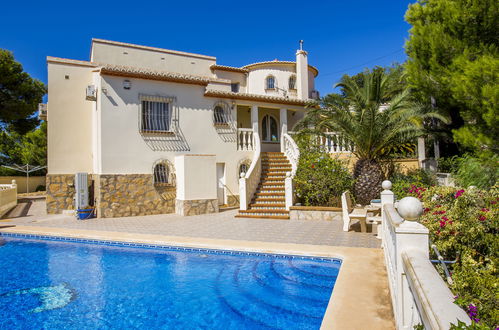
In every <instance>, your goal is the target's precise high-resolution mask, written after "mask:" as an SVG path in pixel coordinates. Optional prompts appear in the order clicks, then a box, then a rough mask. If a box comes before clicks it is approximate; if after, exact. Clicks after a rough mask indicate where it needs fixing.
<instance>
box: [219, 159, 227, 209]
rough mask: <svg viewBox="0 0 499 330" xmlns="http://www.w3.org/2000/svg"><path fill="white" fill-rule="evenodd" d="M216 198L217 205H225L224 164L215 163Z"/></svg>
mask: <svg viewBox="0 0 499 330" xmlns="http://www.w3.org/2000/svg"><path fill="white" fill-rule="evenodd" d="M217 198H218V205H224V204H225V163H217Z"/></svg>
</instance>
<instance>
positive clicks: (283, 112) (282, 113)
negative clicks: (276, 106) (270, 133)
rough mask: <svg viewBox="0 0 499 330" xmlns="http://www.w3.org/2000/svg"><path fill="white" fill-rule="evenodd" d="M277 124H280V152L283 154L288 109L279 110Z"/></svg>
mask: <svg viewBox="0 0 499 330" xmlns="http://www.w3.org/2000/svg"><path fill="white" fill-rule="evenodd" d="M279 122H280V123H281V136H280V141H281V152H284V139H283V136H284V134H286V133H288V109H281V110H280V113H279Z"/></svg>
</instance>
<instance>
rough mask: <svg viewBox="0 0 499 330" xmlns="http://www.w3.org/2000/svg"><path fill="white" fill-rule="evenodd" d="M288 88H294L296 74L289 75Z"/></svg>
mask: <svg viewBox="0 0 499 330" xmlns="http://www.w3.org/2000/svg"><path fill="white" fill-rule="evenodd" d="M289 89H296V76H291V77H289Z"/></svg>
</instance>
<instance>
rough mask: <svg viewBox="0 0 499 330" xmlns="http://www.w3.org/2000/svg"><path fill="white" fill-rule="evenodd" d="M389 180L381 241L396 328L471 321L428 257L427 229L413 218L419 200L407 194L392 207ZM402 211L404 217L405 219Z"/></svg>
mask: <svg viewBox="0 0 499 330" xmlns="http://www.w3.org/2000/svg"><path fill="white" fill-rule="evenodd" d="M391 186H392V185H391V182H389V181H384V182H383V185H382V187H383V189H384V190H383V191H382V192H381V205H382V212H381V213H382V226H383V230H382V239H383V241H382V244H383V249H384V254H385V264H386V267H387V273H388V283H389V286H390V294H391V297H392V305H393V312H394V315H395V323H396V327H397V329H413V328H414V326H415V325H418V324H421V325H423V326H424V328H425V329H449V327H450V324H451V323H454V324H457V321H458V320H461V321H463V322H465V323H466V324H470V323H471V321H470V319H469V317H468V315H467V314H466V312H465V311H463V310H462V309H461V308H459V306H457V305H456V304H454V298H453V295H452V293H451V291H450V290H449V288H448V287H447V285H446V283H445V282H444V281H443V280H442V278H441V277H440V275H439V274H438V272H437V271H436V269H435V267H434V266H433V265H432V264H431V262H430V260H429V241H428V229H427V228H426V227H425V226H423V225H422V224H420V223H418V222H416V221H414V220H417V217H418V215H420V214H421V213H422V205H421V203H420V202H419V201H418V200H417V199H416V198H413V197H406V198H404V199H402V200H401V201H400V202H399V204H398V210H397V209H396V208H395V203H394V202H395V201H394V194H393V192H392V191H391V190H390V189H391ZM401 214H403V215H405V216H406V219H404V218H403V217H402V216H401Z"/></svg>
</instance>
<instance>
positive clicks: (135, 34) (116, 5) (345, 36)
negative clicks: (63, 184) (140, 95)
mask: <svg viewBox="0 0 499 330" xmlns="http://www.w3.org/2000/svg"><path fill="white" fill-rule="evenodd" d="M412 2H415V0H411V1H409V0H378V1H372V0H358V1H355V0H329V1H308V2H307V1H259V0H258V1H234V0H233V1H189V0H184V1H178V0H177V1H168V0H163V1H157V2H152V1H128V0H123V1H114V0H113V1H111V0H108V1H67V0H66V1H33V2H32V1H5V2H4V3H3V4H2V11H1V12H0V28H1V30H0V31H1V32H0V48H4V49H8V50H11V51H13V52H14V56H15V58H16V60H18V61H19V62H21V63H22V64H23V66H24V68H25V70H26V71H27V72H29V73H30V74H31V75H32V76H33V77H35V78H38V79H40V80H42V81H44V82H47V72H46V71H47V69H46V62H45V57H46V56H48V55H50V56H57V57H65V58H71V59H80V60H88V59H89V53H90V41H91V38H93V37H94V38H103V39H110V40H116V41H123V42H130V43H136V44H141V45H147V46H154V47H161V48H167V49H174V50H181V51H187V52H194V53H201V54H206V55H212V56H216V57H217V63H218V64H223V65H230V66H243V65H246V64H249V63H253V62H259V61H264V60H273V59H275V58H277V59H279V60H294V58H295V51H296V49H297V48H298V41H299V40H300V39H303V40H304V41H305V43H304V48H305V49H306V50H307V51H308V52H309V63H310V64H311V65H314V66H316V67H317V68H318V69H319V76H318V77H317V79H316V88H317V89H318V90H319V91H320V92H321V95H325V94H327V93H330V92H332V91H333V87H332V86H333V85H334V84H335V83H336V82H337V81H338V79H339V78H340V77H341V76H342V75H343V74H345V73H347V74H355V73H357V72H359V71H361V70H362V69H363V68H364V67H373V66H374V65H389V64H391V63H393V62H403V61H404V60H405V54H404V51H403V45H404V42H405V39H406V38H407V36H408V29H409V28H410V26H409V25H408V24H407V23H405V22H404V14H405V11H406V9H407V6H408V4H409V3H412Z"/></svg>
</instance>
